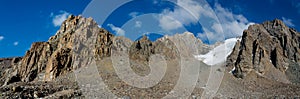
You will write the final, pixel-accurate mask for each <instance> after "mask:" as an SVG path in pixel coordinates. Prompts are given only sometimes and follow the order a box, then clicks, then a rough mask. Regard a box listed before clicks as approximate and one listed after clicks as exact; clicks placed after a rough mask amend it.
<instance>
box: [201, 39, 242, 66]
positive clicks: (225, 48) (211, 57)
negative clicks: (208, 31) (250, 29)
mask: <svg viewBox="0 0 300 99" xmlns="http://www.w3.org/2000/svg"><path fill="white" fill-rule="evenodd" d="M238 40H240V39H239V38H230V39H227V40H225V42H224V43H223V44H221V45H219V46H217V47H215V48H214V49H212V50H211V51H209V52H208V53H206V54H204V55H195V58H196V59H198V60H200V61H203V62H204V63H205V64H207V65H211V66H213V65H216V64H219V63H222V62H225V61H226V59H227V57H228V56H229V55H230V54H231V52H232V50H233V48H234V46H235V44H236V42H237V41H238Z"/></svg>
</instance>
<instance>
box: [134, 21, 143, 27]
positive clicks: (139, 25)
mask: <svg viewBox="0 0 300 99" xmlns="http://www.w3.org/2000/svg"><path fill="white" fill-rule="evenodd" d="M142 24H143V23H142V22H141V21H135V25H134V27H136V28H140V27H142Z"/></svg>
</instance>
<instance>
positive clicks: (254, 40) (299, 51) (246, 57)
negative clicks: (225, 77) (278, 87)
mask: <svg viewBox="0 0 300 99" xmlns="http://www.w3.org/2000/svg"><path fill="white" fill-rule="evenodd" d="M299 41H300V34H299V33H297V32H296V31H295V30H293V29H290V28H288V27H287V26H286V25H284V24H283V22H282V21H280V20H277V19H276V20H274V21H268V22H265V23H263V24H255V25H252V26H250V27H249V28H248V29H247V30H245V31H244V33H243V36H242V40H241V41H240V42H237V44H236V45H235V47H234V49H233V52H232V54H231V55H230V56H229V57H228V59H227V66H228V67H230V68H233V67H235V68H236V69H235V70H234V71H233V74H234V75H235V76H236V77H238V78H244V77H245V76H247V74H248V73H250V72H251V71H255V72H256V73H257V74H259V75H262V76H264V77H267V78H270V79H273V80H276V81H281V82H288V81H287V78H286V77H285V76H284V75H285V72H286V71H287V69H288V68H289V66H290V64H291V63H297V62H299V61H300V59H299V55H300V46H299V43H300V42H299ZM275 71H281V72H276V73H275Z"/></svg>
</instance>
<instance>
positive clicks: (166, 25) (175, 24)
mask: <svg viewBox="0 0 300 99" xmlns="http://www.w3.org/2000/svg"><path fill="white" fill-rule="evenodd" d="M159 26H160V27H161V28H162V29H164V30H166V31H171V30H175V29H178V28H180V27H183V25H182V24H181V23H180V22H179V21H177V20H175V19H174V18H172V17H170V16H166V15H160V20H159Z"/></svg>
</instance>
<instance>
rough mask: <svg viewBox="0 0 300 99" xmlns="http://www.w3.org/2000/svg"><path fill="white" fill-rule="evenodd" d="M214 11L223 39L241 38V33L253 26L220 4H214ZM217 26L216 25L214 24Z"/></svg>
mask: <svg viewBox="0 0 300 99" xmlns="http://www.w3.org/2000/svg"><path fill="white" fill-rule="evenodd" d="M214 11H215V13H216V15H217V16H218V19H219V21H220V23H219V24H220V25H221V26H222V30H223V33H224V36H225V38H232V37H237V36H241V35H242V33H243V31H244V30H245V29H247V28H248V27H249V25H252V24H254V23H253V22H249V21H248V20H247V18H246V17H244V16H243V15H241V14H233V13H232V12H231V11H229V10H228V9H226V8H223V7H222V6H221V5H220V4H218V3H217V4H215V7H214ZM215 24H218V23H215Z"/></svg>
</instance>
